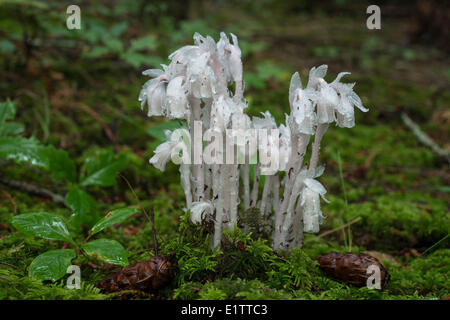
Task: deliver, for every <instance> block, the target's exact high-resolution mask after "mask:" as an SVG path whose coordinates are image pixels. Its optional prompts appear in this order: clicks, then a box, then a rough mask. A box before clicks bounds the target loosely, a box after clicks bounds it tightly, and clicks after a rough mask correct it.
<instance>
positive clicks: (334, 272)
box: [318, 252, 390, 289]
mask: <svg viewBox="0 0 450 320" xmlns="http://www.w3.org/2000/svg"><path fill="white" fill-rule="evenodd" d="M318 262H319V268H320V269H322V270H323V271H324V272H325V273H326V274H327V275H329V276H330V277H333V278H335V279H337V280H341V281H344V282H346V283H349V284H352V285H354V286H357V287H363V286H366V285H367V279H368V278H369V277H370V276H371V275H372V274H373V272H369V273H367V272H368V271H367V270H368V268H369V266H371V265H375V266H377V267H379V268H380V282H381V283H380V286H381V289H384V287H385V286H386V284H387V282H388V281H389V277H390V276H389V273H388V271H387V269H386V267H385V266H384V265H383V264H382V263H381V262H380V261H378V260H377V259H376V258H374V257H372V256H368V255H359V256H358V255H356V254H353V253H343V254H342V253H337V252H330V253H328V254H325V255H322V256H320V257H319V258H318Z"/></svg>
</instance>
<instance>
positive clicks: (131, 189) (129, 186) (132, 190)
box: [119, 173, 152, 222]
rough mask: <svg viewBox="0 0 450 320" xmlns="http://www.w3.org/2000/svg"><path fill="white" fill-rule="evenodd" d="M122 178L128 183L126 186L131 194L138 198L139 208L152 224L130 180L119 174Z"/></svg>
mask: <svg viewBox="0 0 450 320" xmlns="http://www.w3.org/2000/svg"><path fill="white" fill-rule="evenodd" d="M119 175H120V177H121V178H122V179H123V180H124V181H125V182H126V184H127V185H128V188H129V189H130V191H131V193H133V196H134V197H135V198H136V201H137V202H138V205H139V207H140V208H141V210H142V212H143V213H144V215H145V217H146V218H147V220H148V221H150V222H152V220H151V219H150V217H149V215H148V214H147V211H145V208H144V207H143V206H142V205H141V200H139V197H138V196H137V194H136V192H134V189H133V187H132V186H131V184H130V182H129V181H128V179H127V178H126V177H125V176H124V175H123V174H121V173H119Z"/></svg>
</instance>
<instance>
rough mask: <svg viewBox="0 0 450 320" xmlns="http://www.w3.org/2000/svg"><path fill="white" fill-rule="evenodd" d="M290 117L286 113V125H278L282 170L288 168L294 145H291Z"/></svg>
mask: <svg viewBox="0 0 450 320" xmlns="http://www.w3.org/2000/svg"><path fill="white" fill-rule="evenodd" d="M288 122H289V118H288V115H286V125H284V124H281V125H280V126H279V127H278V130H279V131H280V150H279V152H280V171H285V170H286V169H287V164H288V162H289V158H290V157H291V152H292V145H291V143H292V142H291V129H290V128H289V123H288Z"/></svg>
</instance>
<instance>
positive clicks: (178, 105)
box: [166, 76, 188, 119]
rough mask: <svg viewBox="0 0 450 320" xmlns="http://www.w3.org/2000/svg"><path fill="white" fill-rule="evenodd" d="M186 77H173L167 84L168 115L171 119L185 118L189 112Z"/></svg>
mask: <svg viewBox="0 0 450 320" xmlns="http://www.w3.org/2000/svg"><path fill="white" fill-rule="evenodd" d="M187 92H188V91H187V88H186V81H185V77H183V76H178V77H176V78H173V79H172V80H171V81H170V82H169V84H168V85H167V94H166V95H167V116H168V117H169V118H170V119H184V118H185V117H186V114H187V113H188V100H187V96H186V93H187Z"/></svg>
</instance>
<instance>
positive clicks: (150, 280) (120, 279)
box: [96, 254, 177, 293]
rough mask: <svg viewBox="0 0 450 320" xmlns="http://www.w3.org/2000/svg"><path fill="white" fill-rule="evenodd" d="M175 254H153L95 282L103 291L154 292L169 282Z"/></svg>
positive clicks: (172, 275)
mask: <svg viewBox="0 0 450 320" xmlns="http://www.w3.org/2000/svg"><path fill="white" fill-rule="evenodd" d="M176 269H177V263H176V260H175V255H174V254H171V255H165V256H154V257H153V258H152V259H150V260H149V261H142V262H138V263H135V264H132V265H129V266H126V267H124V268H122V269H120V270H118V271H115V272H114V273H113V274H112V275H111V276H109V277H108V278H106V279H103V280H101V281H99V282H98V283H97V284H96V287H97V288H100V289H101V290H102V291H103V292H105V293H111V292H116V291H121V290H139V291H144V292H149V293H151V292H155V291H157V290H159V289H161V288H163V287H165V286H166V285H168V284H169V283H170V281H171V280H172V279H173V277H174V276H175V271H176Z"/></svg>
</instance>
